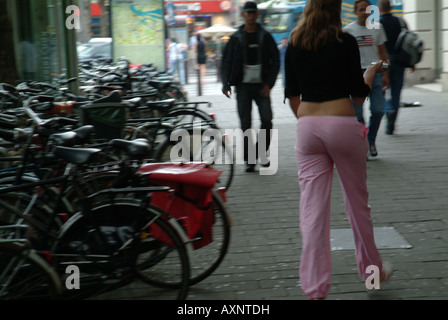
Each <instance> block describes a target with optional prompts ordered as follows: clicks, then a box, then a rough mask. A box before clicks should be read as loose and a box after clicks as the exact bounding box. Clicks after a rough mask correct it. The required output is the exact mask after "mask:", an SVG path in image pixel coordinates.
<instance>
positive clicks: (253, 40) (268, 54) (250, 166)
mask: <svg viewBox="0 0 448 320" xmlns="http://www.w3.org/2000/svg"><path fill="white" fill-rule="evenodd" d="M241 15H242V17H243V18H244V21H245V23H244V24H243V25H242V26H240V27H239V28H238V31H236V32H235V33H234V34H233V35H232V36H231V38H230V40H229V42H228V43H227V45H226V48H225V50H224V55H223V58H222V64H221V79H222V83H223V87H222V92H223V93H224V94H225V95H226V96H227V97H228V98H230V95H231V93H232V89H231V86H235V90H236V101H237V108H238V116H239V118H240V122H241V129H242V131H243V133H244V161H245V162H246V171H247V172H253V171H255V164H256V161H257V159H258V157H260V163H261V165H263V166H265V167H268V166H269V161H268V160H267V155H266V152H267V150H268V149H269V145H270V140H271V129H272V109H271V98H270V94H271V89H272V87H273V86H274V84H275V81H276V79H277V75H278V72H279V69H280V55H279V51H278V48H277V44H276V43H275V41H274V38H273V37H272V35H271V34H270V33H269V32H267V31H266V30H265V29H264V28H263V27H262V26H261V25H260V24H258V23H257V22H256V21H257V19H258V17H259V15H260V13H259V12H258V8H257V4H256V3H255V2H253V1H248V2H246V3H245V5H244V8H243V12H242V13H241ZM252 100H254V101H255V103H256V104H257V106H258V110H259V113H260V120H261V131H260V134H259V141H258V142H257V143H256V144H255V152H253V150H254V144H253V142H252V141H251V135H250V132H247V130H248V129H250V128H251V126H252V115H251V114H252ZM263 140H264V141H263ZM264 142H265V143H264ZM259 146H260V148H262V149H263V150H262V152H260V150H259ZM251 151H252V152H251Z"/></svg>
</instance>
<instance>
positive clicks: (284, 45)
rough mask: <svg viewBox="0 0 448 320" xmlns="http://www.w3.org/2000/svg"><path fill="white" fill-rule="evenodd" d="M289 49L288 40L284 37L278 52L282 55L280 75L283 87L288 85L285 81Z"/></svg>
mask: <svg viewBox="0 0 448 320" xmlns="http://www.w3.org/2000/svg"><path fill="white" fill-rule="evenodd" d="M287 47H288V38H287V37H283V38H282V42H281V43H280V44H279V46H278V52H279V53H280V73H281V74H282V80H283V87H285V85H286V79H285V53H286V48H287Z"/></svg>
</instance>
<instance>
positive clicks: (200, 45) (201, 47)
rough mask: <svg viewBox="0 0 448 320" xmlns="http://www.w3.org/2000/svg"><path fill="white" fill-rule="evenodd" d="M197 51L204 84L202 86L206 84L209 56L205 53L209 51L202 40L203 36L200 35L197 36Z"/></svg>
mask: <svg viewBox="0 0 448 320" xmlns="http://www.w3.org/2000/svg"><path fill="white" fill-rule="evenodd" d="M195 51H196V55H197V61H196V62H197V64H198V68H199V70H200V73H201V82H202V84H204V82H205V68H206V63H207V56H206V54H205V52H206V51H207V49H206V43H205V41H204V40H202V38H201V35H200V34H199V33H198V34H197V41H196V43H195Z"/></svg>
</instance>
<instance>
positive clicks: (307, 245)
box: [285, 0, 392, 300]
mask: <svg viewBox="0 0 448 320" xmlns="http://www.w3.org/2000/svg"><path fill="white" fill-rule="evenodd" d="M341 4H342V0H308V2H307V4H306V7H305V10H304V12H303V16H302V19H301V20H300V21H299V22H298V24H297V26H296V27H295V28H294V29H293V30H292V31H291V35H290V42H289V45H288V48H287V50H286V56H285V71H286V88H285V96H286V97H287V98H289V102H290V106H291V109H292V111H293V113H294V115H295V116H296V117H297V118H298V121H297V138H296V145H295V150H296V157H297V164H298V168H299V172H298V176H299V185H300V208H299V209H300V230H301V234H302V255H301V259H300V283H301V288H302V290H303V292H304V293H305V294H306V295H307V296H308V298H309V299H314V300H317V299H324V298H326V297H327V295H328V293H329V290H330V286H331V261H330V257H331V255H330V252H331V250H330V201H331V188H332V183H333V174H334V173H333V170H334V166H336V169H337V172H338V176H339V179H340V181H341V185H342V191H343V195H344V200H345V204H346V213H347V217H348V220H349V222H350V225H351V227H352V230H353V235H354V242H355V258H356V262H357V265H358V272H359V274H360V275H361V277H362V278H363V279H367V277H368V276H369V275H370V271H368V267H370V266H376V267H378V271H379V273H380V274H379V278H380V280H381V281H387V280H388V278H389V277H390V276H391V274H392V267H391V265H390V264H388V263H384V264H383V262H382V259H381V256H380V254H379V251H378V249H377V247H376V244H375V239H374V233H373V224H372V218H371V215H370V206H369V204H368V190H367V163H366V160H365V154H366V152H367V149H368V144H367V141H366V138H365V136H364V135H363V132H362V125H361V123H359V122H358V120H357V118H356V114H355V111H354V109H353V105H352V102H351V99H352V100H354V101H355V102H356V103H357V104H358V105H359V104H362V102H364V100H365V98H366V96H368V95H369V93H370V91H371V88H372V86H373V83H374V78H375V76H376V74H377V73H379V72H381V70H382V69H381V64H382V63H381V62H378V63H377V64H375V65H372V66H369V67H367V68H366V71H365V72H364V74H363V71H362V70H361V63H360V53H359V49H358V44H357V41H356V39H355V38H354V37H353V36H351V35H350V34H348V33H345V32H343V31H342V22H341Z"/></svg>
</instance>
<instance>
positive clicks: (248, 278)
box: [112, 75, 448, 301]
mask: <svg viewBox="0 0 448 320" xmlns="http://www.w3.org/2000/svg"><path fill="white" fill-rule="evenodd" d="M190 79H191V82H192V83H191V84H189V85H187V86H186V89H187V90H188V91H189V99H190V100H191V101H210V102H212V104H213V105H212V108H211V109H208V110H207V111H209V112H212V113H215V114H216V115H217V121H218V123H219V125H220V127H221V128H225V129H231V128H236V127H237V126H238V118H237V116H236V112H235V108H236V107H235V100H234V98H232V99H231V100H229V99H227V98H226V97H224V96H223V95H222V94H220V87H221V86H220V84H219V83H217V82H216V76H213V75H210V76H208V77H207V81H206V84H205V86H204V88H203V96H201V97H198V96H197V95H196V94H197V87H196V84H195V83H194V79H192V78H190ZM402 100H403V101H420V102H422V107H415V108H402V109H401V110H400V115H399V120H398V124H397V132H396V134H395V135H393V136H387V135H385V134H384V122H383V124H382V126H381V128H380V131H379V136H378V140H377V147H378V152H379V156H378V159H377V160H375V161H369V162H368V163H367V166H368V187H369V193H370V205H371V206H372V218H373V221H374V225H375V227H393V228H394V229H395V230H396V231H397V232H398V233H399V235H401V236H402V237H403V238H404V240H405V241H406V242H407V243H409V244H410V245H411V246H412V248H410V249H403V248H396V249H381V250H380V252H381V254H382V256H383V259H384V260H388V261H391V262H392V263H393V264H394V267H395V274H394V276H393V278H392V280H391V281H390V283H388V285H387V286H386V287H385V288H383V289H382V290H380V291H378V292H375V293H374V294H372V293H369V294H368V293H367V292H366V290H365V285H364V283H363V281H362V280H361V279H360V277H359V276H358V274H357V268H356V263H355V258H354V251H353V250H336V251H332V272H333V274H332V287H331V290H330V294H329V296H328V300H367V299H374V300H390V299H398V300H413V299H424V300H427V299H447V298H448V214H447V212H448V200H447V195H448V190H447V186H448V166H447V159H448V146H447V143H446V137H448V125H447V120H448V93H435V92H430V91H424V90H420V89H416V88H405V89H404V91H403V98H402ZM282 101H283V96H282V90H281V88H280V87H279V85H277V86H276V87H274V89H273V91H272V102H273V108H274V127H275V128H277V129H278V134H279V145H278V147H279V168H278V172H277V174H275V175H272V176H261V175H259V174H257V173H250V174H249V173H246V172H244V166H243V165H240V166H238V167H237V170H236V173H235V177H234V181H233V183H232V186H231V188H230V189H229V191H228V211H229V213H230V215H231V217H232V221H233V226H232V230H231V232H232V235H231V243H230V248H229V251H228V254H227V256H226V257H225V260H224V261H223V263H222V264H221V266H220V267H219V268H218V269H217V270H216V271H215V273H214V274H212V275H211V276H209V277H208V278H207V279H205V280H204V281H203V282H201V283H199V284H197V285H195V286H193V287H191V289H190V291H189V296H188V299H189V300H190V301H192V300H306V297H305V296H304V294H303V293H302V292H301V290H300V287H299V286H300V281H299V277H298V267H299V257H300V248H301V246H300V233H299V220H298V205H299V195H300V192H299V187H298V184H297V166H296V163H295V156H294V151H293V145H294V140H295V122H296V120H295V119H294V116H293V115H292V113H291V111H290V109H289V107H288V106H287V105H283V103H282ZM365 112H366V116H368V108H366V111H365ZM253 117H254V127H257V126H258V125H259V121H258V114H257V112H256V107H254V112H253ZM331 228H332V229H345V228H349V224H348V221H347V220H346V218H345V208H344V203H343V199H342V194H341V191H340V187H339V182H338V180H337V178H336V177H335V179H334V188H333V194H332V218H331ZM112 297H115V298H125V297H126V293H125V292H123V291H121V292H117V293H116V294H113V295H112Z"/></svg>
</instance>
